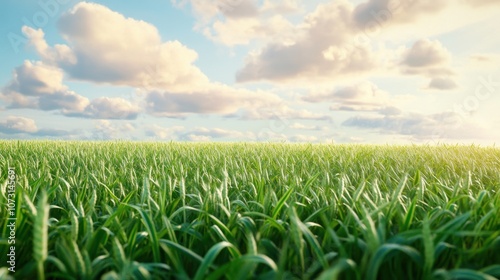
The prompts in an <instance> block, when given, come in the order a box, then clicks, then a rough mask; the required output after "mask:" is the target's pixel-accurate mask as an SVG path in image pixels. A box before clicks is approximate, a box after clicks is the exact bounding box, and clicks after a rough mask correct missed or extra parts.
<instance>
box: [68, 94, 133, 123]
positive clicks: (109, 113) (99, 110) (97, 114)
mask: <svg viewBox="0 0 500 280" xmlns="http://www.w3.org/2000/svg"><path fill="white" fill-rule="evenodd" d="M139 112H140V108H139V107H138V106H137V105H134V104H132V103H130V102H129V101H128V100H125V99H123V98H110V97H99V98H96V99H94V100H92V101H91V102H90V104H89V105H88V106H87V107H86V108H85V110H83V112H81V113H73V114H68V115H70V116H75V117H84V118H92V119H129V120H130V119H136V118H137V115H138V114H139Z"/></svg>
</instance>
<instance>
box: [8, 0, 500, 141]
mask: <svg viewBox="0 0 500 280" xmlns="http://www.w3.org/2000/svg"><path fill="white" fill-rule="evenodd" d="M499 17H500V0H459V1H457V0H419V1H416V0H356V1H355V0H351V1H349V0H330V1H328V0H312V1H305V0H274V1H272V0H212V1H208V0H144V1H132V0H124V1H111V0H103V1H94V2H85V1H77V0H39V1H34V0H4V1H2V2H1V3H0V23H1V24H0V35H1V36H0V62H1V67H0V138H3V139H64V140H114V139H119V140H134V141H135V140H137V141H249V142H274V141H279V142H314V143H316V142H318V143H366V144H434V143H453V144H472V143H474V144H479V145H495V144H497V143H499V142H500V113H499V112H498V110H499V107H500V36H498V34H500V26H499V25H498V18H499Z"/></svg>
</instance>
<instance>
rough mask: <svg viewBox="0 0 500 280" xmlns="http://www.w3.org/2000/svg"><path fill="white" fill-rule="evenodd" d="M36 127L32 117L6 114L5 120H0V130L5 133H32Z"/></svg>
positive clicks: (36, 129) (35, 130)
mask: <svg viewBox="0 0 500 280" xmlns="http://www.w3.org/2000/svg"><path fill="white" fill-rule="evenodd" d="M37 131H38V128H37V126H36V124H35V121H34V120H32V119H28V118H24V117H18V116H8V117H7V119H6V120H4V121H0V132H1V133H5V134H16V133H34V132H37Z"/></svg>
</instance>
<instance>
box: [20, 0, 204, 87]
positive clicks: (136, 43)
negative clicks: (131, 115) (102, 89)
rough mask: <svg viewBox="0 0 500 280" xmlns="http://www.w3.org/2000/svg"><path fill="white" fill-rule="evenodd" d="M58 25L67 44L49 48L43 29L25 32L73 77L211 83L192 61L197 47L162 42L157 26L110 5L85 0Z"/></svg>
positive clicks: (136, 82)
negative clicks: (126, 15)
mask: <svg viewBox="0 0 500 280" xmlns="http://www.w3.org/2000/svg"><path fill="white" fill-rule="evenodd" d="M58 27H59V31H60V33H61V34H62V36H63V38H64V39H65V40H66V41H67V42H68V45H56V46H55V47H49V46H48V45H47V43H46V42H45V39H44V34H43V31H42V30H34V29H32V28H30V27H24V28H23V32H24V33H25V35H26V36H27V37H28V38H29V39H30V42H31V44H32V45H34V46H35V49H36V50H37V52H38V53H39V54H40V56H41V57H42V58H43V59H45V60H46V62H47V63H53V64H55V65H58V66H59V67H61V68H63V69H64V70H65V71H66V72H67V73H69V74H70V75H71V76H72V77H73V78H76V79H81V80H87V81H93V82H98V83H109V84H115V85H128V86H134V87H163V88H172V89H173V88H177V87H182V86H184V87H185V86H188V85H189V84H200V83H201V84H202V83H206V82H208V78H207V77H206V76H205V75H204V74H203V73H202V72H201V71H200V70H199V69H198V68H197V67H196V66H194V65H193V62H194V61H195V60H196V59H197V56H198V55H197V53H196V52H195V51H193V50H191V49H188V48H187V47H185V46H184V45H182V44H181V43H180V42H178V41H168V42H162V40H161V37H160V35H159V32H158V30H157V29H156V27H155V26H153V25H151V24H149V23H146V22H144V21H140V20H135V19H132V18H126V17H124V16H123V15H122V14H120V13H117V12H114V11H112V10H110V9H109V8H107V7H105V6H102V5H99V4H94V3H87V2H80V3H78V4H76V5H75V6H74V7H73V9H71V10H70V11H69V12H67V13H64V14H63V15H62V16H61V18H60V19H59V22H58ZM56 50H59V51H56ZM54 53H56V54H54Z"/></svg>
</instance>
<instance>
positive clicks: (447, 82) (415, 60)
mask: <svg viewBox="0 0 500 280" xmlns="http://www.w3.org/2000/svg"><path fill="white" fill-rule="evenodd" d="M450 63H451V53H450V52H449V51H448V50H447V49H446V48H445V47H444V46H443V45H442V44H441V43H440V42H439V41H437V40H436V41H431V40H429V39H422V40H418V41H416V42H415V43H414V44H413V46H412V47H411V48H410V49H408V50H407V51H406V52H405V53H404V55H403V59H402V62H401V66H402V71H403V73H405V74H409V75H422V76H425V77H428V78H431V81H430V82H429V86H428V88H430V89H438V90H450V89H455V88H457V87H458V85H457V83H456V82H455V81H454V80H453V79H452V78H451V76H453V75H454V71H453V70H452V69H451V67H450Z"/></svg>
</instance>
